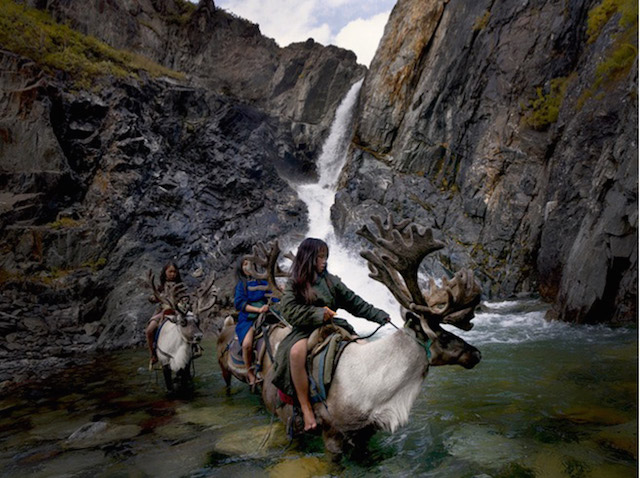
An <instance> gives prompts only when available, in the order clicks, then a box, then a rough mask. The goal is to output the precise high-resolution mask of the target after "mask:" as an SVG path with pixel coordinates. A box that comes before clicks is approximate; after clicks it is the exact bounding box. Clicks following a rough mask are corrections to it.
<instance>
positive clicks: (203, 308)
mask: <svg viewBox="0 0 640 478" xmlns="http://www.w3.org/2000/svg"><path fill="white" fill-rule="evenodd" d="M213 283H214V277H213V276H212V277H211V278H210V279H209V280H208V281H205V282H203V283H202V285H201V286H200V287H199V288H198V289H197V291H196V293H195V294H194V295H190V294H188V293H187V289H186V286H185V285H184V284H183V283H181V282H180V283H169V282H167V283H166V284H165V290H164V291H163V292H160V291H159V290H158V287H157V286H156V284H155V280H154V276H153V273H152V272H151V271H149V285H150V286H151V289H152V290H153V294H154V296H155V297H156V299H158V302H159V303H161V304H164V305H165V306H167V307H168V308H169V309H170V310H171V311H172V312H173V313H171V314H167V315H165V319H164V322H163V323H162V325H161V328H160V329H159V332H158V338H157V344H156V352H157V354H158V361H159V362H160V364H161V365H162V373H163V375H164V379H165V384H166V386H167V390H169V391H173V389H174V386H173V379H172V373H175V374H176V378H177V380H178V381H179V384H180V387H181V388H186V386H187V385H188V384H189V382H190V380H191V378H192V377H191V371H190V366H191V362H192V360H193V359H194V358H197V357H198V356H199V355H198V354H199V352H200V350H201V348H200V346H199V345H198V344H199V343H200V340H201V339H202V335H203V334H202V330H200V318H201V317H202V315H203V314H205V313H206V312H207V311H209V310H210V309H211V308H213V306H214V305H215V303H216V300H217V295H218V290H217V288H216V287H215V286H214V285H213Z"/></svg>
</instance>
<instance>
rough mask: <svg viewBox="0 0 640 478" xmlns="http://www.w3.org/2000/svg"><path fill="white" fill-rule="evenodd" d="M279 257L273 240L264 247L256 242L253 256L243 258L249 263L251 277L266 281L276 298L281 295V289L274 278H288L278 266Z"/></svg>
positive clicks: (276, 245)
mask: <svg viewBox="0 0 640 478" xmlns="http://www.w3.org/2000/svg"><path fill="white" fill-rule="evenodd" d="M279 256H280V246H279V245H278V241H277V240H273V241H271V242H269V243H268V244H267V245H266V246H265V245H264V243H263V242H258V243H257V244H256V245H254V246H253V254H251V255H246V256H245V257H244V258H245V260H247V261H249V264H250V266H249V267H250V268H251V275H252V276H253V277H255V278H256V279H263V280H266V281H267V283H268V284H269V289H271V292H272V294H273V295H275V296H277V297H279V296H281V295H282V289H281V288H280V286H279V285H278V283H277V282H276V277H286V276H288V273H287V272H285V271H283V270H282V269H281V268H280V266H279V265H278V257H279Z"/></svg>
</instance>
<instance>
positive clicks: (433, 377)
mask: <svg viewBox="0 0 640 478" xmlns="http://www.w3.org/2000/svg"><path fill="white" fill-rule="evenodd" d="M484 309H485V310H484V312H482V313H480V314H478V316H477V318H476V319H475V321H474V322H475V323H476V327H475V328H474V329H473V330H472V331H470V332H467V333H465V334H464V337H465V339H466V340H468V341H469V342H471V343H473V344H474V345H476V346H477V347H478V348H479V349H480V350H481V351H482V354H483V360H482V362H481V363H480V364H479V365H478V366H477V367H476V368H475V369H473V370H463V369H461V368H456V367H434V368H432V369H431V370H430V372H429V376H428V378H427V380H426V381H425V382H424V384H423V391H422V394H421V395H420V396H419V398H418V400H417V402H416V403H415V405H414V407H413V411H412V415H411V421H410V423H409V424H408V425H407V426H405V427H403V428H401V429H400V430H398V431H397V432H396V433H395V434H388V433H378V434H377V435H375V436H374V438H373V439H372V440H371V442H370V444H369V447H368V452H367V453H365V455H364V457H361V458H358V459H354V458H351V459H344V460H343V461H342V462H341V463H340V464H339V465H338V466H335V465H331V464H330V463H329V461H328V460H327V458H326V457H325V455H324V453H323V447H322V441H321V440H320V439H319V438H317V437H307V438H304V439H296V440H294V441H293V442H291V443H290V442H289V439H288V437H287V436H286V434H285V432H284V428H283V426H282V424H281V423H280V422H279V421H277V420H273V421H272V420H271V417H270V416H269V415H268V414H267V413H266V411H265V410H264V408H263V407H262V406H261V402H260V399H259V397H258V396H256V395H253V394H251V393H250V391H249V390H248V388H247V387H246V386H245V385H243V384H240V383H239V382H236V381H234V382H233V383H232V387H231V391H230V393H229V394H227V393H226V392H225V389H224V386H223V381H222V377H221V374H220V371H219V369H218V366H217V363H216V362H215V359H214V353H215V347H214V344H213V341H211V340H209V341H207V342H205V344H204V345H205V356H204V357H203V358H200V359H198V360H197V361H196V375H197V377H196V383H195V388H196V389H195V394H194V396H193V397H192V398H190V399H188V400H186V399H171V398H168V397H167V396H166V395H165V393H164V391H163V386H162V380H161V378H162V377H161V376H160V375H158V376H157V377H156V375H155V373H150V372H148V371H147V370H146V368H145V363H146V352H145V351H144V350H142V349H140V350H137V351H124V352H120V353H115V354H111V355H109V356H108V357H106V358H104V359H102V360H101V361H100V362H99V364H98V363H96V364H94V365H93V366H87V367H82V368H78V369H74V370H70V371H69V372H68V373H67V374H66V375H65V376H59V377H56V378H54V379H51V380H49V381H47V382H46V383H45V384H43V385H40V386H38V387H32V388H30V389H27V390H24V391H23V392H22V393H21V394H20V395H19V396H15V397H10V398H4V399H0V475H1V476H21V477H22V476H46V477H49V476H65V477H107V476H109V477H112V476H116V477H118V476H122V477H128V476H132V477H174V476H191V477H209V476H221V477H222V476H224V477H228V476H247V477H249V476H251V477H255V476H257V477H261V476H277V477H287V476H291V477H304V476H332V475H335V476H380V477H396V476H397V477H404V476H411V477H415V476H426V477H447V478H449V477H563V476H566V477H572V478H582V477H584V478H588V477H594V478H596V477H598V478H599V477H602V478H604V477H636V476H637V474H638V467H637V426H638V422H637V414H638V382H637V378H638V367H637V365H638V342H637V330H635V329H609V328H605V327H587V326H570V325H567V324H559V323H549V322H546V321H545V320H544V319H543V316H544V311H543V310H541V307H540V306H539V305H538V304H537V303H535V302H505V303H489V304H485V305H484ZM389 329H391V328H389Z"/></svg>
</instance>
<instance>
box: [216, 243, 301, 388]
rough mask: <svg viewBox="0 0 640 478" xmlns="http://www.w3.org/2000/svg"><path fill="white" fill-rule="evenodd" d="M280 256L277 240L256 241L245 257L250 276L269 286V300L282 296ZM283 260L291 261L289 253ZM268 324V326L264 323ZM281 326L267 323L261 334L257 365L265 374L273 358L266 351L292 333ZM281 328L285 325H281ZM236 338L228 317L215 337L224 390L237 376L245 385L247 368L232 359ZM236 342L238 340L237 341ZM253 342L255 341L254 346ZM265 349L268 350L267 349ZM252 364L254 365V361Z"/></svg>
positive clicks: (282, 273) (261, 318) (260, 318)
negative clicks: (269, 241)
mask: <svg viewBox="0 0 640 478" xmlns="http://www.w3.org/2000/svg"><path fill="white" fill-rule="evenodd" d="M279 256H280V247H279V245H278V241H273V242H271V243H269V244H267V245H265V244H264V243H262V242H258V243H257V244H256V245H254V246H253V253H252V254H251V255H246V256H245V257H244V259H246V260H248V261H249V264H250V267H251V276H252V277H255V278H256V279H264V280H266V281H267V283H268V284H269V290H270V291H271V298H280V297H281V296H282V289H281V288H280V286H279V285H278V283H277V279H276V278H277V277H286V276H287V275H288V274H287V272H285V271H284V270H282V269H281V268H280V266H279V265H278V258H279ZM285 257H287V258H289V259H293V256H292V255H291V253H288V254H285ZM263 320H264V317H259V318H258V320H257V321H256V322H257V323H258V324H259V326H260V325H261V323H264V322H262V321H263ZM265 325H267V324H265ZM278 325H280V324H268V326H266V327H265V328H264V329H263V333H264V334H266V336H265V339H266V340H268V343H267V342H264V344H265V347H264V348H262V347H261V348H260V350H259V351H257V352H258V355H259V357H257V358H258V360H259V363H260V365H261V368H262V372H263V373H264V372H265V371H266V370H268V369H269V368H270V367H271V365H272V355H271V353H270V352H269V351H273V350H274V349H273V347H274V346H275V345H276V344H277V343H279V342H280V341H281V340H282V339H283V338H284V337H285V336H286V335H287V334H288V333H289V331H290V330H291V329H290V328H286V329H285V328H283V327H282V326H278ZM282 325H284V324H282ZM235 338H236V330H235V322H234V320H233V317H230V316H229V317H227V318H226V319H225V321H224V325H223V327H222V330H221V331H220V335H219V336H218V340H217V345H216V351H217V352H216V355H217V358H218V364H219V365H220V370H221V371H222V378H223V379H224V381H225V383H226V384H227V387H229V385H231V377H232V376H233V377H236V378H237V379H238V380H240V381H241V382H245V383H248V381H249V380H248V377H247V369H246V367H245V366H244V365H242V364H238V363H236V362H235V361H234V359H233V357H232V351H231V348H232V344H234V340H235ZM236 342H237V340H236ZM255 346H256V343H255V342H254V347H255ZM267 346H268V349H267ZM254 363H256V362H255V361H254Z"/></svg>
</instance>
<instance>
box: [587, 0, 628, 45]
mask: <svg viewBox="0 0 640 478" xmlns="http://www.w3.org/2000/svg"><path fill="white" fill-rule="evenodd" d="M615 13H620V20H619V25H620V26H621V27H622V28H627V27H629V26H630V25H632V24H633V23H634V22H635V23H636V25H637V23H638V2H637V0H603V1H602V2H601V3H600V4H598V5H596V6H595V7H593V8H592V9H591V10H589V14H588V17H587V35H588V40H587V42H588V43H593V42H594V41H596V39H597V38H598V36H599V35H600V32H601V31H602V29H603V28H604V26H605V25H606V24H607V22H608V21H609V19H610V18H611V17H612V16H613V15H614V14H615Z"/></svg>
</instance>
